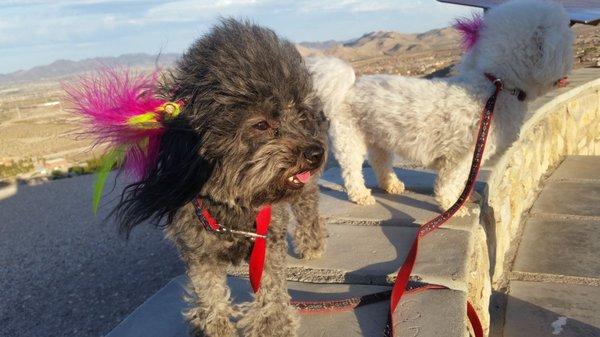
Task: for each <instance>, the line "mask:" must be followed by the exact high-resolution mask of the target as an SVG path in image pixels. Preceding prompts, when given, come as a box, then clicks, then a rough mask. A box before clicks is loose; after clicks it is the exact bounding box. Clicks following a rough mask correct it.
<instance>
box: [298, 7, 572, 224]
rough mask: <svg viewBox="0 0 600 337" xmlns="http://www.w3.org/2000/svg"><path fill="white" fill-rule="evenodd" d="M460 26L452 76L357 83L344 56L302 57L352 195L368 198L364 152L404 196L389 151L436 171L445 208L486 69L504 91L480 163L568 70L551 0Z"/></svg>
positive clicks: (483, 92)
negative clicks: (459, 52) (459, 51)
mask: <svg viewBox="0 0 600 337" xmlns="http://www.w3.org/2000/svg"><path fill="white" fill-rule="evenodd" d="M459 25H462V27H459V28H460V29H459V30H461V32H462V33H463V42H464V43H465V44H466V45H465V48H466V49H467V51H466V53H465V55H464V57H463V58H462V60H461V62H460V64H459V65H458V68H457V70H458V71H459V75H457V76H455V77H451V78H446V79H433V80H428V79H422V78H414V77H402V76H395V75H372V76H362V77H360V78H359V79H358V80H356V78H355V74H354V71H353V69H352V67H351V66H350V65H349V64H347V63H345V62H344V61H342V60H339V59H336V58H331V57H325V58H312V59H309V60H307V63H308V65H309V69H310V70H311V73H312V74H313V80H314V83H315V87H316V90H317V93H318V95H319V96H320V97H321V99H322V101H323V104H324V112H325V115H326V116H327V117H328V118H329V120H330V123H331V125H330V130H329V135H330V137H331V142H332V145H333V146H332V148H333V153H334V155H335V158H336V159H337V160H338V162H339V163H340V166H341V171H342V177H343V179H344V185H345V187H346V190H347V192H348V196H349V199H350V200H352V201H354V202H356V203H357V204H361V205H368V204H373V203H375V199H374V198H373V196H372V195H371V191H370V189H368V188H367V187H366V186H365V182H364V178H363V175H362V164H363V161H364V160H365V156H366V155H367V154H368V159H369V162H370V164H371V166H372V167H373V169H374V171H375V174H376V176H377V180H378V183H379V186H380V187H381V188H382V189H384V190H385V191H387V192H388V193H393V194H399V193H402V192H403V191H404V184H403V183H402V181H400V180H399V179H398V178H397V176H396V174H395V173H394V171H393V167H392V161H393V155H394V154H397V155H399V156H400V157H403V158H407V159H410V160H413V161H416V162H417V163H420V164H421V165H423V166H425V167H428V168H432V169H435V170H437V171H438V177H437V180H436V182H435V188H434V191H435V198H436V201H437V202H438V203H439V205H440V207H441V208H442V209H443V210H445V209H447V208H449V207H450V206H451V205H452V204H453V203H454V202H455V201H456V199H457V198H458V196H459V195H460V193H461V191H462V189H463V188H464V184H465V181H466V178H467V175H468V171H469V168H470V162H471V157H472V152H473V149H474V145H475V138H476V134H477V130H478V127H479V118H480V115H481V112H482V109H483V106H484V105H485V102H486V100H487V99H488V97H489V96H490V95H491V94H492V93H493V92H494V85H493V84H492V82H491V81H490V80H489V79H488V78H487V77H486V75H485V74H486V73H487V74H492V75H493V76H495V77H496V78H499V79H501V80H502V82H503V84H504V88H505V91H502V92H501V93H500V95H499V97H498V100H497V104H496V111H495V114H494V120H493V122H492V127H491V131H490V134H489V139H488V143H487V144H488V145H487V148H486V152H485V158H484V160H485V159H486V158H489V157H490V156H491V155H492V154H494V153H495V152H498V151H502V150H503V149H505V148H506V147H508V146H509V145H510V144H511V143H512V142H513V141H514V140H515V139H516V137H517V136H518V132H519V128H520V126H521V125H522V123H523V121H524V119H525V116H526V111H527V104H528V101H531V100H534V99H535V98H537V97H539V96H540V95H542V94H544V93H546V92H548V91H549V90H551V89H552V88H553V86H555V85H556V84H557V83H559V82H557V81H559V80H561V79H563V78H564V77H565V76H566V75H567V73H568V72H569V71H570V70H571V68H572V62H573V61H572V60H573V55H572V54H573V47H572V45H573V39H574V36H573V35H574V34H573V32H572V31H571V29H570V27H569V16H568V15H567V13H566V12H565V10H564V9H563V8H562V6H561V5H559V4H557V3H554V2H551V1H531V0H524V1H512V2H508V3H505V4H503V5H499V6H497V7H494V8H492V9H491V10H489V11H488V12H486V13H485V15H484V16H483V17H482V18H481V17H479V18H476V17H474V19H473V20H472V21H465V20H463V21H462V22H459ZM511 92H512V93H513V94H511ZM517 92H521V95H522V97H517V96H518V95H514V94H515V93H517ZM525 95H526V97H524V96H525ZM520 98H521V99H524V100H520ZM462 213H463V214H464V209H463V212H462Z"/></svg>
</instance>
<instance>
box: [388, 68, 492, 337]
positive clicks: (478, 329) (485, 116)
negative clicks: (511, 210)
mask: <svg viewBox="0 0 600 337" xmlns="http://www.w3.org/2000/svg"><path fill="white" fill-rule="evenodd" d="M485 75H486V77H487V78H488V79H489V80H490V81H491V82H492V83H493V84H494V86H495V87H496V89H495V91H494V93H493V94H492V95H491V96H490V98H489V99H488V100H487V102H486V104H485V107H484V109H483V113H482V114H481V118H480V120H479V131H478V133H477V139H476V143H475V151H474V152H473V160H472V163H471V169H470V171H469V177H468V178H467V183H466V185H465V188H464V189H463V191H462V193H461V194H460V196H459V197H458V200H456V202H455V203H454V204H453V205H452V206H451V207H450V208H449V209H448V210H446V211H445V212H443V213H442V214H440V215H438V216H437V217H435V218H433V219H432V220H430V221H429V222H427V223H426V224H424V225H423V226H421V227H420V228H419V231H418V232H417V236H416V237H415V241H414V242H413V244H412V246H411V248H410V251H409V252H408V256H407V257H406V259H405V260H404V263H403V264H402V267H400V270H399V271H398V275H397V276H396V282H395V283H394V287H393V288H392V297H391V301H390V313H389V320H388V327H387V328H386V331H385V334H389V335H390V336H394V312H395V311H396V308H397V306H398V303H399V302H400V299H401V298H402V295H403V294H404V292H405V290H406V286H407V285H408V280H409V278H410V274H411V272H412V269H413V267H414V265H415V261H416V259H417V251H418V248H419V239H420V238H421V237H423V236H425V235H427V234H429V233H431V232H433V231H435V230H437V229H438V228H439V227H440V226H441V225H443V224H444V223H445V222H446V221H448V220H449V219H450V218H452V216H453V215H454V214H455V213H456V212H457V211H458V210H459V209H460V208H461V207H462V206H463V205H464V204H465V202H466V201H467V199H468V198H469V195H471V192H472V191H473V188H474V187H475V183H476V181H477V176H478V175H479V169H480V167H481V162H482V161H483V152H484V150H485V144H486V141H487V135H488V132H489V129H490V126H491V123H492V116H493V114H494V107H495V106H496V99H497V98H498V94H499V93H500V91H501V90H502V89H503V84H502V80H500V79H498V78H496V77H495V76H493V75H491V74H485ZM467 315H468V318H469V321H470V322H471V326H472V327H473V331H474V333H475V336H476V337H483V329H482V326H481V322H480V321H479V318H478V317H477V312H476V311H475V309H474V308H473V306H472V305H471V303H469V302H467Z"/></svg>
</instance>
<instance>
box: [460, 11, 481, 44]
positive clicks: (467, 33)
mask: <svg viewBox="0 0 600 337" xmlns="http://www.w3.org/2000/svg"><path fill="white" fill-rule="evenodd" d="M481 27H483V17H482V15H481V14H479V13H473V15H472V16H471V18H458V19H456V22H455V23H454V28H455V29H456V30H458V32H459V33H460V35H461V38H462V41H461V45H462V47H463V49H464V50H466V51H469V50H471V48H473V46H474V45H475V44H476V43H477V40H479V31H480V30H481Z"/></svg>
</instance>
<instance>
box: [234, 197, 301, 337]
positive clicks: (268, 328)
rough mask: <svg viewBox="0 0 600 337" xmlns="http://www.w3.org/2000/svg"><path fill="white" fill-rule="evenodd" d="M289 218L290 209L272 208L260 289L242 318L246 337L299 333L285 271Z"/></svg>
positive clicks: (278, 336)
mask: <svg viewBox="0 0 600 337" xmlns="http://www.w3.org/2000/svg"><path fill="white" fill-rule="evenodd" d="M288 221H289V215H288V211H287V210H286V209H285V208H284V207H282V206H278V207H274V208H273V218H272V221H271V229H270V230H269V238H268V239H267V253H266V261H265V269H264V272H263V275H262V280H261V286H260V290H259V291H258V293H256V295H255V298H254V302H252V303H251V304H250V306H249V307H248V308H247V309H246V311H245V313H244V316H243V317H242V319H240V321H239V326H240V327H241V329H242V331H243V333H244V336H245V337H294V336H296V333H297V329H298V319H297V316H296V312H295V310H294V309H293V307H292V306H291V305H290V296H289V295H288V293H287V281H286V271H285V259H286V255H287V254H286V246H287V245H286V241H285V234H286V227H287V223H288Z"/></svg>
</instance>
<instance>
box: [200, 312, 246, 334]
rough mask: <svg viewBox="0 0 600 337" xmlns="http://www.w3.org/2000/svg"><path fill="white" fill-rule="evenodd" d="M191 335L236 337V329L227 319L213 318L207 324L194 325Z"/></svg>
mask: <svg viewBox="0 0 600 337" xmlns="http://www.w3.org/2000/svg"><path fill="white" fill-rule="evenodd" d="M190 323H192V326H193V329H192V330H193V331H192V335H193V336H195V337H237V336H238V333H237V329H236V328H235V326H234V325H233V324H232V323H231V321H230V320H229V317H223V316H221V317H215V318H214V319H211V320H210V321H209V322H201V323H199V324H194V322H190Z"/></svg>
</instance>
